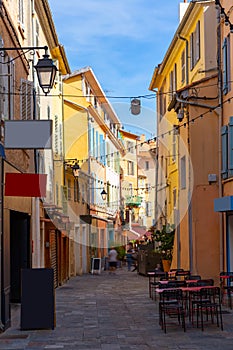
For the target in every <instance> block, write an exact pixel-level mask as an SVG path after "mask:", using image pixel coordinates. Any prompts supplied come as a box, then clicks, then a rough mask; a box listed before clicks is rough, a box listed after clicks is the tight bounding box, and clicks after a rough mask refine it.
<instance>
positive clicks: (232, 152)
mask: <svg viewBox="0 0 233 350" xmlns="http://www.w3.org/2000/svg"><path fill="white" fill-rule="evenodd" d="M228 135H229V136H228V171H229V172H228V175H229V176H233V117H230V121H229V130H228Z"/></svg>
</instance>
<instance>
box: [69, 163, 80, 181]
mask: <svg viewBox="0 0 233 350" xmlns="http://www.w3.org/2000/svg"><path fill="white" fill-rule="evenodd" d="M71 169H72V171H73V176H74V178H75V179H77V177H79V171H80V166H79V165H78V163H75V164H74V165H73V166H72V167H71Z"/></svg>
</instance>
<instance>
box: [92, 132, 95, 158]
mask: <svg viewBox="0 0 233 350" xmlns="http://www.w3.org/2000/svg"><path fill="white" fill-rule="evenodd" d="M91 141H92V142H91V146H92V152H91V155H93V157H95V129H94V128H92V140H91Z"/></svg>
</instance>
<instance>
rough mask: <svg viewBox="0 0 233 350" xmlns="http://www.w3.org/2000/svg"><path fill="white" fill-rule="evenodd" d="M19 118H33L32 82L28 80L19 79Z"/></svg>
mask: <svg viewBox="0 0 233 350" xmlns="http://www.w3.org/2000/svg"><path fill="white" fill-rule="evenodd" d="M20 108H21V119H22V120H30V119H33V83H32V82H31V81H28V80H23V79H22V80H21V101H20Z"/></svg>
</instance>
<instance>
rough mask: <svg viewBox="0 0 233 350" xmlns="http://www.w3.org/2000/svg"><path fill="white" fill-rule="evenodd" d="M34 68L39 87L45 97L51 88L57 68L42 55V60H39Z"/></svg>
mask: <svg viewBox="0 0 233 350" xmlns="http://www.w3.org/2000/svg"><path fill="white" fill-rule="evenodd" d="M34 67H35V69H36V72H37V77H38V81H39V85H40V87H41V89H42V90H43V92H44V93H45V95H47V94H48V93H49V91H50V90H51V89H52V87H53V84H54V80H55V76H56V72H57V67H56V66H55V65H54V64H53V61H52V60H51V58H49V56H48V55H44V56H43V58H42V59H39V60H38V63H37V65H35V66H34Z"/></svg>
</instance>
